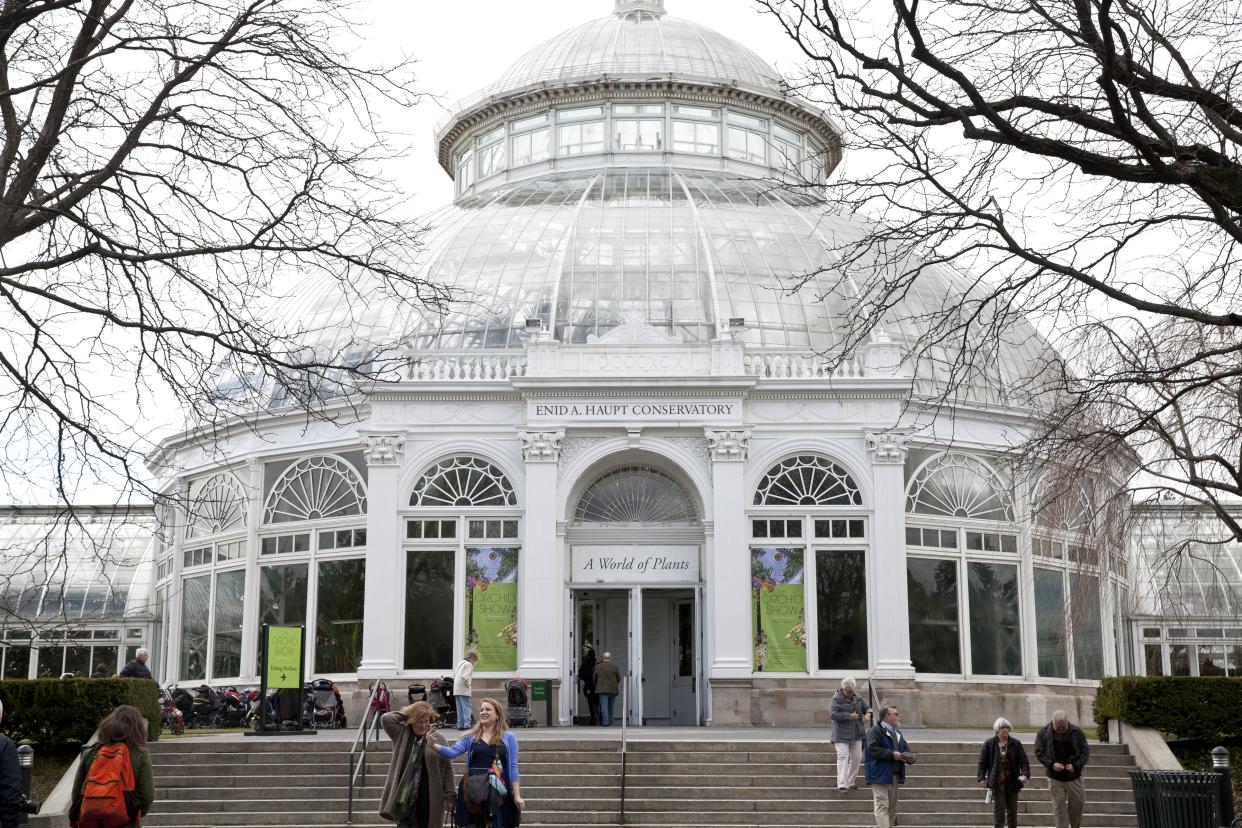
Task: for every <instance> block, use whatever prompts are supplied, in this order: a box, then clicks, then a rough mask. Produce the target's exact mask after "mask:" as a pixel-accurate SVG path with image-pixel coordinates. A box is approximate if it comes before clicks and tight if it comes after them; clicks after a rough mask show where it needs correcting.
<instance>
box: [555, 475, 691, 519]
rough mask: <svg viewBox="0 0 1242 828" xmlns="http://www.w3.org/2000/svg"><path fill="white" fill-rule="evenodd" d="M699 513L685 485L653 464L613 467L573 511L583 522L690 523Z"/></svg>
mask: <svg viewBox="0 0 1242 828" xmlns="http://www.w3.org/2000/svg"><path fill="white" fill-rule="evenodd" d="M698 516H699V515H698V510H697V509H696V508H695V505H694V499H693V498H692V497H690V494H689V493H688V492H687V491H686V490H685V487H683V486H682V485H681V484H680V483H678V482H677V481H676V480H674V479H673V478H671V477H669V476H668V475H667V474H665V473H664V472H662V471H660V470H659V469H654V468H651V467H650V466H622V467H620V468H616V469H613V470H612V471H610V472H608V473H607V474H605V475H603V476H602V477H600V478H599V479H598V480H596V481H595V482H594V483H592V484H591V485H590V487H589V488H588V489H587V490H586V491H585V492H583V493H582V497H581V498H579V500H578V508H577V509H575V510H574V520H576V521H579V522H581V523H625V524H634V523H637V524H660V523H687V522H689V521H694V520H698Z"/></svg>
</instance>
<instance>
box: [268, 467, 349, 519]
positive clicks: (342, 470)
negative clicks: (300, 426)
mask: <svg viewBox="0 0 1242 828" xmlns="http://www.w3.org/2000/svg"><path fill="white" fill-rule="evenodd" d="M366 511H367V495H366V492H365V491H364V490H363V487H362V480H361V479H360V478H359V477H358V473H357V472H356V471H355V470H354V468H353V466H351V465H349V464H348V463H346V462H345V461H344V460H341V459H340V458H337V457H327V456H319V457H307V458H306V459H305V460H299V461H298V462H296V463H294V464H293V465H292V466H290V467H289V468H287V469H285V473H284V474H282V475H281V476H280V479H279V480H277V481H276V485H275V486H273V487H272V491H271V494H269V495H268V497H267V505H266V506H265V507H264V509H263V522H264V523H292V522H295V521H300V520H320V519H322V518H333V517H346V516H349V515H363V514H366Z"/></svg>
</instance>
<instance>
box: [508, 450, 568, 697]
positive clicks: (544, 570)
mask: <svg viewBox="0 0 1242 828" xmlns="http://www.w3.org/2000/svg"><path fill="white" fill-rule="evenodd" d="M518 436H519V437H520V438H521V440H522V457H523V459H524V460H525V461H526V511H525V519H524V520H523V531H524V535H523V536H524V538H525V541H524V543H523V544H522V552H521V556H520V558H519V559H518V672H519V673H521V674H522V676H523V678H540V679H555V678H561V672H560V664H561V643H562V642H563V641H564V639H565V635H566V630H565V601H564V597H563V595H562V592H563V591H564V589H565V555H564V553H563V550H562V549H561V545H560V544H559V543H558V542H557V535H556V479H557V465H558V463H559V462H560V457H561V440H563V439H564V437H565V431H564V430H563V429H561V430H557V431H519V432H518Z"/></svg>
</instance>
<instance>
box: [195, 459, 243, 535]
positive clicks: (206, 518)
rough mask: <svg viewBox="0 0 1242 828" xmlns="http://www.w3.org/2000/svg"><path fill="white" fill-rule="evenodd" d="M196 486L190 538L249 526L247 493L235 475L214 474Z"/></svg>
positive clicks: (226, 473) (225, 473)
mask: <svg viewBox="0 0 1242 828" xmlns="http://www.w3.org/2000/svg"><path fill="white" fill-rule="evenodd" d="M196 488H197V491H194V492H193V493H192V494H191V496H190V509H189V514H188V515H187V520H186V531H185V535H186V537H187V538H201V537H206V536H208V535H218V534H220V533H221V532H229V531H231V530H233V529H241V528H242V527H244V526H245V525H246V495H245V493H244V492H243V491H242V487H241V484H240V483H239V482H238V480H237V478H236V477H234V476H233V475H232V474H229V473H228V472H221V473H220V474H216V475H213V476H211V477H209V478H207V479H206V480H205V481H203V483H202V485H201V486H198V487H196Z"/></svg>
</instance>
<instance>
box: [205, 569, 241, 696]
mask: <svg viewBox="0 0 1242 828" xmlns="http://www.w3.org/2000/svg"><path fill="white" fill-rule="evenodd" d="M245 597H246V570H244V569H238V570H235V571H233V572H221V573H220V574H218V575H216V598H215V607H216V615H215V626H216V630H215V651H214V653H213V655H212V657H211V676H212V678H219V677H221V676H227V677H230V678H231V677H234V676H240V675H241V672H242V670H241V641H242V603H243V602H244V601H245Z"/></svg>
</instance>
